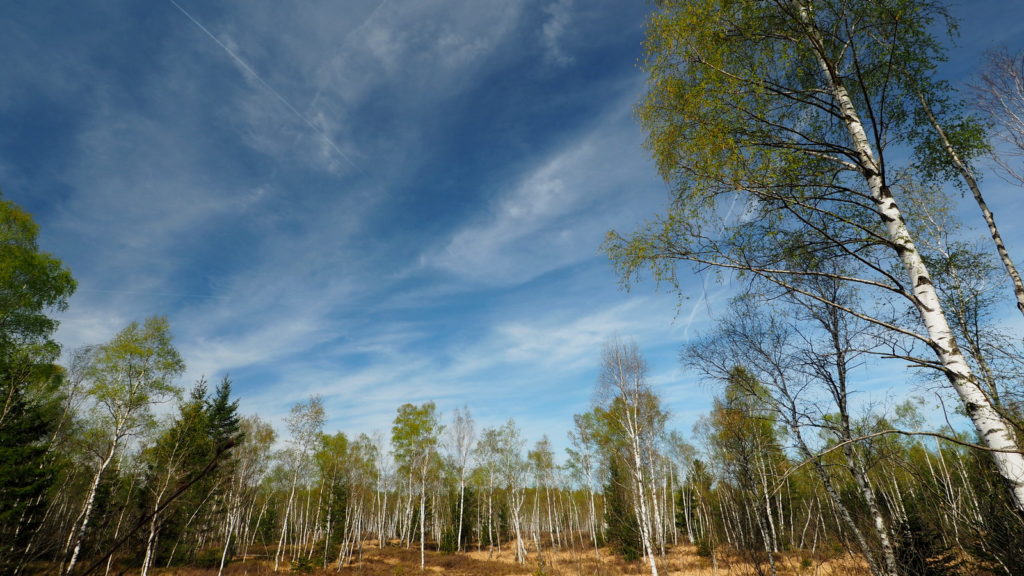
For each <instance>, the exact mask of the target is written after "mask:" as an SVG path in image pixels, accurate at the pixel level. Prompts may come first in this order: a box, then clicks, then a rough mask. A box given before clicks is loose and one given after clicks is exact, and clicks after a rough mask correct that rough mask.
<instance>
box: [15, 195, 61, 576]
mask: <svg viewBox="0 0 1024 576" xmlns="http://www.w3.org/2000/svg"><path fill="white" fill-rule="evenodd" d="M37 237H38V227H37V225H36V224H35V222H34V221H33V220H32V217H31V215H29V214H28V213H27V212H25V211H23V210H22V209H21V208H19V207H18V206H17V205H16V204H14V203H13V202H9V201H5V200H2V199H0V541H3V542H4V543H5V546H12V547H13V546H20V545H21V544H23V543H24V542H25V541H26V538H28V537H30V536H31V535H32V534H33V531H34V529H35V528H36V526H37V525H38V522H39V521H40V518H41V514H42V512H43V510H44V509H45V505H46V501H45V500H44V499H43V498H42V496H43V495H45V494H46V492H47V490H48V489H49V487H50V485H51V484H52V482H53V480H54V478H55V476H56V473H57V467H56V461H55V458H54V455H53V454H51V452H50V446H49V440H50V436H51V435H52V433H53V431H54V427H55V425H56V422H57V419H58V411H59V408H60V404H61V400H62V399H61V391H60V388H61V385H62V384H63V376H64V375H63V373H62V372H61V371H60V370H59V369H57V367H55V366H54V365H53V362H54V361H55V360H56V358H57V356H58V354H59V353H60V347H59V346H58V345H57V343H56V342H54V341H53V340H52V335H53V332H54V331H55V330H56V329H57V321H56V320H54V319H53V318H51V317H50V314H51V313H53V312H60V311H63V310H65V309H66V308H67V301H68V298H69V297H70V296H71V294H72V293H73V292H74V290H75V287H76V284H75V281H74V279H73V278H72V277H71V273H70V272H69V271H68V270H67V269H66V268H64V266H63V265H62V264H61V262H60V261H59V260H57V259H56V258H54V257H53V256H51V255H49V254H47V253H45V252H41V251H40V250H39V246H38V243H37ZM13 560H14V559H13V558H11V557H10V556H9V555H8V554H6V553H4V554H0V572H3V571H6V570H7V569H8V561H13Z"/></svg>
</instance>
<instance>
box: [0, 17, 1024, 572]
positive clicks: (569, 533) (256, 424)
mask: <svg viewBox="0 0 1024 576" xmlns="http://www.w3.org/2000/svg"><path fill="white" fill-rule="evenodd" d="M956 26H957V22H955V21H953V20H952V19H951V18H950V16H949V14H948V12H947V7H946V6H945V5H944V4H943V3H942V2H933V1H930V0H871V1H868V0H856V1H848V0H768V1H763V0H658V1H656V2H654V3H653V7H652V12H651V15H650V17H649V21H648V22H647V41H646V45H645V50H646V57H645V59H644V61H643V63H642V67H643V70H644V72H645V73H646V75H647V79H648V89H647V92H646V94H645V95H644V97H643V99H642V100H641V101H640V102H639V103H638V105H637V107H636V116H637V118H638V120H639V122H640V124H641V126H642V127H643V130H644V132H645V134H646V136H647V147H648V149H649V151H650V153H651V155H652V156H653V158H654V160H655V163H656V165H657V168H658V170H659V171H660V174H661V176H662V177H663V179H664V181H665V182H666V184H667V186H668V188H669V190H670V199H669V203H668V205H667V206H666V208H665V212H664V213H663V214H660V215H657V216H654V217H653V218H652V219H651V220H649V221H648V222H646V223H644V224H642V225H640V226H639V227H638V228H637V229H636V230H634V231H630V232H624V233H619V232H617V231H610V232H608V234H607V238H606V241H605V243H604V245H603V246H602V247H601V249H602V250H603V252H604V253H605V254H607V256H608V258H609V259H610V261H611V265H612V267H613V268H614V270H615V271H616V273H617V275H618V277H619V278H620V280H621V282H622V284H623V285H624V287H626V288H630V289H634V290H635V289H637V288H636V286H635V285H636V283H637V282H639V281H640V280H641V279H643V278H647V279H653V280H654V281H655V282H656V283H657V284H658V285H659V286H660V287H661V288H662V289H667V290H669V291H670V292H672V293H673V294H678V295H679V297H680V301H681V302H683V303H684V304H681V305H685V298H686V297H687V296H689V294H688V293H687V288H686V286H687V284H686V283H685V281H684V280H685V278H687V277H689V276H690V275H691V274H695V275H698V276H700V275H719V276H728V277H729V278H731V279H732V281H733V285H734V286H738V287H739V288H738V289H737V290H736V293H735V294H733V295H732V297H731V299H730V300H729V303H728V309H727V310H726V311H725V312H724V313H723V314H720V315H719V316H718V317H717V319H716V321H715V323H714V325H713V327H712V328H711V329H709V330H706V331H703V332H702V333H701V334H700V335H699V336H697V337H694V338H691V339H689V340H688V341H686V342H684V343H680V351H679V358H680V362H681V363H682V366H683V367H684V368H686V369H687V370H691V371H693V372H695V373H698V374H700V375H701V377H702V378H703V380H704V381H705V382H706V383H707V388H706V390H707V393H708V394H709V395H711V396H713V401H712V408H711V410H710V411H709V412H708V413H707V414H705V415H703V416H702V417H701V418H700V419H699V421H698V423H697V425H696V426H694V428H693V430H686V431H680V430H677V429H675V428H674V425H673V419H672V414H670V411H669V410H668V408H667V407H666V406H665V401H664V398H663V395H662V393H661V391H659V388H658V386H657V385H656V384H655V383H653V382H652V379H651V378H650V374H649V369H648V365H647V362H646V361H645V358H644V353H643V351H642V350H641V349H640V347H639V346H638V345H637V344H636V343H635V342H634V341H633V340H630V339H628V338H623V337H618V336H612V337H609V338H608V339H607V340H606V342H605V343H604V346H603V347H602V348H601V349H600V350H594V351H593V352H594V357H595V359H597V358H599V366H598V378H597V381H596V382H595V383H594V389H593V402H592V404H591V406H590V407H589V409H588V410H586V411H582V412H581V413H579V414H576V415H575V416H574V417H573V421H572V422H571V424H568V426H567V427H568V428H569V430H570V432H569V433H568V437H567V438H566V439H565V440H564V441H562V440H561V439H556V440H554V441H553V440H552V439H551V438H550V437H549V436H547V435H544V432H545V431H543V430H524V429H522V428H521V427H520V425H519V424H517V423H516V422H515V421H514V420H513V419H509V420H508V421H507V422H506V423H504V424H503V425H500V426H492V427H481V426H478V425H477V423H476V422H475V420H474V417H473V414H472V411H471V408H470V407H469V406H468V405H466V406H463V407H461V408H458V409H455V410H453V411H451V412H450V413H447V414H445V413H442V412H441V411H440V410H439V409H438V408H437V405H436V404H435V403H434V402H425V403H419V404H413V403H407V404H402V405H400V406H395V407H394V409H395V412H394V418H393V421H392V423H391V428H390V430H387V431H382V432H380V433H377V434H373V435H369V434H346V432H345V431H341V430H329V429H327V426H326V422H327V421H328V420H329V415H328V414H327V407H326V406H325V403H324V401H323V399H322V398H320V397H319V396H312V397H309V398H307V399H306V400H305V401H303V402H300V403H297V404H295V405H294V406H291V407H290V413H289V415H288V417H287V418H286V419H285V426H284V427H283V428H278V429H275V427H274V426H272V425H271V424H270V423H269V422H268V421H267V420H265V419H264V418H261V415H259V414H243V413H241V411H240V409H239V398H238V397H237V396H236V393H235V391H234V390H233V388H232V386H233V383H232V381H231V379H230V378H228V377H224V378H223V379H221V380H220V381H217V382H207V381H206V380H200V381H198V382H194V383H191V384H184V383H182V382H181V379H182V378H181V376H182V375H183V374H184V373H185V367H186V361H187V359H186V358H183V357H182V355H181V354H180V353H179V351H178V349H177V348H176V347H175V344H174V340H173V337H172V327H171V325H170V322H169V321H168V318H167V317H165V316H161V315H159V311H155V312H156V313H155V314H154V315H152V316H150V317H148V318H144V319H139V321H137V322H132V323H130V324H128V325H127V326H125V327H124V328H123V329H122V330H120V331H119V332H118V333H117V334H116V335H114V336H113V337H112V338H111V339H110V340H108V341H106V342H97V343H95V344H93V345H88V346H84V347H81V348H77V349H73V350H67V349H64V348H62V346H61V345H60V343H59V342H57V341H56V339H55V338H56V336H55V334H56V331H57V329H58V326H59V323H58V319H59V317H60V314H61V313H63V312H64V311H65V310H66V309H67V308H68V306H69V300H70V298H71V296H72V295H73V294H74V293H75V290H76V287H77V284H76V281H75V279H74V277H73V276H72V273H71V271H70V270H69V269H68V268H67V267H66V266H65V265H64V264H63V263H62V262H61V260H60V259H59V255H53V254H50V253H47V252H45V251H43V250H42V249H41V248H40V246H39V235H40V230H39V227H38V226H37V225H36V223H35V222H34V220H33V217H32V216H31V215H30V214H29V213H28V212H26V211H25V210H23V209H22V208H21V207H19V206H18V205H16V204H15V203H14V202H11V201H9V200H4V201H0V231H2V236H3V241H2V242H0V319H2V321H0V373H2V376H3V377H2V378H0V396H2V402H3V404H2V410H0V574H11V575H33V574H60V575H62V576H85V575H87V574H104V575H110V574H141V575H143V576H145V575H147V574H197V575H198V574H209V575H212V574H217V575H218V576H219V575H221V574H249V573H253V574H268V573H273V572H299V573H322V574H327V573H342V574H382V575H384V574H386V575H399V574H412V573H417V572H426V571H431V572H440V573H446V574H447V573H450V574H467V575H469V574H553V575H566V576H568V575H577V574H597V575H609V576H612V575H617V574H646V573H650V574H651V575H652V576H658V574H663V575H664V574H679V575H683V576H685V575H697V574H714V575H717V574H723V575H725V574H737V575H740V574H743V575H746V574H752V575H753V574H756V575H771V576H778V575H790V574H793V575H796V574H808V575H810V574H815V575H817V574H835V575H844V574H851V575H859V574H863V575H871V576H917V575H920V576H941V575H953V574H965V575H978V576H987V575H997V574H1001V575H1007V576H1014V575H1020V574H1024V450H1022V446H1021V443H1022V440H1021V438H1024V436H1022V435H1024V384H1022V382H1024V380H1022V377H1024V341H1022V339H1021V335H1020V333H1019V329H1015V328H1014V327H1017V328H1019V327H1020V326H1022V325H1024V324H1021V320H1022V318H1021V315H1024V282H1022V280H1021V277H1020V274H1019V273H1018V271H1017V269H1016V267H1015V261H1014V259H1013V257H1012V254H1013V252H1012V249H1013V246H1009V245H1008V244H1007V242H1005V241H1004V238H1003V236H1002V234H1001V233H1000V228H999V227H998V226H997V223H996V216H997V214H995V213H994V211H993V210H992V209H990V208H989V205H988V204H987V203H986V200H985V196H984V195H983V192H986V191H987V186H988V184H989V183H990V182H991V180H992V179H982V178H981V176H980V172H981V170H980V168H979V167H980V166H981V165H982V163H986V165H991V166H994V167H995V168H994V169H993V170H994V171H995V172H997V173H998V174H999V176H1001V177H1002V178H1003V179H1004V180H1005V181H1007V182H1011V183H1015V185H1024V168H1022V166H1021V164H1020V160H1021V158H1022V157H1024V53H1011V52H1008V51H1002V52H993V53H991V54H990V55H989V57H988V60H987V61H985V62H979V63H978V70H979V72H978V76H977V78H976V79H974V80H973V83H972V84H971V85H970V86H966V87H963V86H954V85H953V84H951V83H950V82H948V81H946V80H942V79H941V77H942V76H941V74H942V64H943V62H944V61H945V57H946V56H945V50H947V49H948V47H949V35H951V34H954V33H955V30H956ZM625 197H626V196H624V198H625ZM1017 216H1018V215H1016V214H1008V215H1006V217H1004V220H1005V221H1006V222H1008V223H1009V224H1010V225H1011V228H1008V229H1007V231H1008V234H1007V237H1008V238H1014V237H1019V234H1016V235H1014V233H1013V232H1012V230H1013V228H1012V226H1014V225H1017V222H1015V221H1014V220H1015V217H1017ZM1001 221H1002V220H1001ZM627 225H628V224H627ZM975 228H977V229H983V230H984V235H983V236H979V235H977V234H975V232H974V231H973V230H974V229H975ZM666 314H671V311H670V310H669V311H666ZM865 367H867V368H866V369H865ZM867 372H871V373H874V374H876V375H877V376H878V377H879V378H884V379H887V380H886V381H887V382H888V383H889V384H888V385H889V386H890V387H891V388H892V390H893V391H894V394H893V397H894V398H897V399H898V400H896V401H893V402H890V403H885V404H881V403H879V404H874V403H865V402H864V401H863V400H862V398H863V396H862V395H861V394H860V393H861V391H862V390H863V389H864V387H865V386H866V383H865V382H864V381H863V379H864V374H865V373H867ZM924 395H927V396H928V397H929V400H928V401H925V400H922V399H921V398H920V397H922V396H924ZM932 399H934V402H938V403H939V404H941V409H938V410H937V409H935V408H934V402H933V400H932ZM353 402H357V399H353ZM527 437H531V438H537V437H539V438H540V439H539V440H537V441H536V442H534V443H532V444H531V443H528V441H527ZM556 445H557V446H561V445H565V446H567V448H566V449H565V450H564V452H562V451H561V450H556V448H555V446H556Z"/></svg>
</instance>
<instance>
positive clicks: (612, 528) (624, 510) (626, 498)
mask: <svg viewBox="0 0 1024 576" xmlns="http://www.w3.org/2000/svg"><path fill="white" fill-rule="evenodd" d="M628 486H629V479H628V478H627V477H626V473H625V472H624V471H623V465H622V464H621V463H620V462H619V461H618V459H617V458H613V459H612V460H611V461H610V462H609V463H608V482H607V483H606V484H605V487H604V506H605V508H604V522H605V526H606V528H605V540H606V542H607V544H608V546H610V547H611V549H612V550H613V551H614V552H615V554H618V555H619V556H621V557H622V558H623V559H624V560H626V561H627V562H636V561H637V560H639V559H640V556H641V555H642V554H643V544H642V543H641V542H640V525H639V524H638V523H637V519H636V512H635V511H634V510H633V502H632V499H631V495H630V490H629V488H628Z"/></svg>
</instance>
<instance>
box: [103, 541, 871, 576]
mask: <svg viewBox="0 0 1024 576" xmlns="http://www.w3.org/2000/svg"><path fill="white" fill-rule="evenodd" d="M272 557H273V553H272V552H271V554H270V555H255V556H253V557H250V558H249V559H247V560H246V561H245V562H242V561H240V560H236V561H234V562H232V563H231V564H229V565H228V566H226V567H225V569H224V575H225V576H248V575H257V574H273V573H274V563H273V560H272ZM419 565H420V552H419V549H418V548H415V547H413V548H403V547H400V546H396V545H391V546H387V547H385V548H383V549H379V548H377V547H376V544H375V543H366V545H364V547H363V554H362V557H361V558H360V559H357V560H355V561H354V562H352V563H351V564H348V565H346V566H344V567H343V568H342V569H341V570H338V568H337V566H330V567H328V569H327V570H324V569H322V568H316V569H312V570H310V571H306V572H304V573H306V574H314V575H319V576H325V575H328V574H331V575H334V574H338V575H359V576H416V575H417V574H445V575H448V574H451V575H453V576H627V575H642V574H650V569H649V568H648V567H647V565H646V564H644V563H640V562H637V563H627V562H624V561H623V560H622V559H621V558H618V557H617V556H614V555H612V554H611V553H610V552H609V551H608V550H607V549H601V550H598V551H597V554H595V551H594V550H593V549H592V548H591V549H588V550H548V549H545V550H543V551H542V553H539V554H538V553H537V552H536V551H534V550H532V549H531V550H529V554H528V557H527V560H526V562H525V563H524V564H519V563H517V562H516V561H515V557H514V548H513V547H512V546H505V545H503V546H502V548H501V551H500V552H499V551H498V550H497V549H495V550H491V551H488V550H487V549H486V548H484V549H483V550H477V549H476V548H475V547H474V548H471V549H470V550H469V551H467V552H463V553H459V554H444V553H440V552H436V551H434V550H427V552H426V568H425V570H424V572H420V567H419ZM776 566H777V569H778V574H779V575H780V576H861V575H867V574H868V571H867V569H866V566H864V563H863V561H861V560H860V559H859V558H854V557H850V556H837V557H831V558H826V557H822V556H820V555H810V554H801V553H796V552H794V553H785V554H780V555H778V556H777V557H776ZM290 567H291V564H290V563H287V562H284V563H282V565H281V571H280V572H281V573H293V574H294V573H300V572H298V571H292V570H290ZM760 568H761V571H760V572H759V571H758V569H757V567H755V566H754V565H753V564H751V563H750V562H749V561H744V560H743V559H742V558H740V557H739V556H737V555H731V554H722V553H719V554H717V556H716V558H715V562H714V563H713V562H712V559H711V558H708V557H702V556H699V555H698V554H697V550H696V548H695V547H693V546H690V545H684V544H680V545H678V546H675V547H674V548H672V549H671V550H668V551H667V553H666V555H665V557H664V558H661V559H660V560H659V562H658V571H659V575H660V576H747V575H756V574H759V573H760V574H767V573H768V566H767V564H763V565H762V566H760ZM112 573H114V574H126V575H134V574H138V570H128V571H123V572H122V571H114V572H112ZM150 574H153V575H154V576H214V575H216V574H217V570H216V569H201V568H195V567H171V568H159V569H155V570H150Z"/></svg>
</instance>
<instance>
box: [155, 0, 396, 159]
mask: <svg viewBox="0 0 1024 576" xmlns="http://www.w3.org/2000/svg"><path fill="white" fill-rule="evenodd" d="M167 1H168V2H170V3H171V5H172V6H174V7H175V8H177V9H178V11H179V12H181V13H182V14H184V15H185V17H186V18H188V19H189V20H190V21H191V22H192V23H193V24H195V25H196V27H197V28H199V29H200V30H202V31H203V34H206V35H207V36H209V37H210V40H213V41H214V42H216V43H217V45H218V46H220V47H221V48H222V49H223V50H224V51H225V52H227V54H228V56H231V59H232V60H234V61H235V62H236V63H237V64H238V65H239V66H241V67H242V68H243V69H244V70H245V71H246V72H248V73H249V74H252V77H253V78H255V79H256V80H257V81H259V83H260V84H262V85H263V87H264V88H266V89H267V90H268V91H269V92H270V93H271V94H273V95H274V96H276V97H277V99H278V100H280V101H281V103H282V104H284V105H285V106H286V107H287V108H288V109H289V110H291V111H292V113H293V114H295V115H296V116H297V117H298V118H299V119H300V120H302V121H303V122H305V123H306V125H307V126H309V127H310V128H312V129H313V131H314V132H316V133H317V134H319V135H320V136H322V137H323V139H324V140H326V141H327V144H328V145H330V147H331V148H332V149H333V150H334V151H335V152H337V153H338V156H341V157H342V158H344V159H345V161H346V162H348V163H349V165H350V166H352V167H353V168H355V169H356V170H359V171H360V172H362V171H363V170H362V169H361V168H359V166H356V163H355V162H353V161H352V159H351V158H349V157H348V156H347V155H346V154H345V153H344V152H342V151H341V148H338V145H337V144H335V143H334V140H331V137H330V136H328V135H327V132H325V131H324V130H323V129H322V128H320V127H319V126H317V125H316V124H314V123H313V122H312V121H311V120H310V119H309V118H306V116H305V115H303V114H302V113H301V112H299V111H298V110H297V109H296V108H295V106H292V104H291V102H289V101H288V99H287V98H285V97H284V96H282V95H281V93H280V92H278V91H277V90H274V87H273V86H271V85H270V84H267V81H266V80H264V79H263V77H262V76H260V75H259V74H257V73H256V71H255V70H253V69H252V66H249V65H248V64H246V62H245V60H242V58H241V57H240V56H239V55H238V54H235V53H234V51H232V50H231V48H228V47H227V46H225V45H224V43H223V42H221V41H220V40H218V39H217V37H216V36H214V35H213V34H212V33H211V32H210V31H209V30H207V29H206V26H203V25H202V24H201V23H200V22H199V20H196V19H195V18H193V17H192V15H191V14H189V13H188V11H187V10H185V9H184V8H182V7H181V5H180V4H178V3H177V2H175V1H174V0H167ZM382 4H383V3H382ZM378 8H379V6H378Z"/></svg>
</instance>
